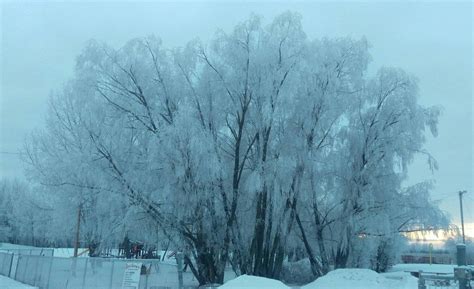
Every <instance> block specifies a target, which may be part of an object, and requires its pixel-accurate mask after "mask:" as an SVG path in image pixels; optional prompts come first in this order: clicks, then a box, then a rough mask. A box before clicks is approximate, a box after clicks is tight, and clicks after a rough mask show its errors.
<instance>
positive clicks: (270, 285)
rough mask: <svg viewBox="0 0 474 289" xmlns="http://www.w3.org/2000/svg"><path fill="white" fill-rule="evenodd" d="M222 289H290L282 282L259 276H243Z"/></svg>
mask: <svg viewBox="0 0 474 289" xmlns="http://www.w3.org/2000/svg"><path fill="white" fill-rule="evenodd" d="M219 288H222V289H250V288H258V289H289V288H290V287H288V286H286V285H285V284H283V283H282V282H280V281H278V280H274V279H268V278H263V277H257V276H250V275H242V276H239V277H237V278H235V279H233V280H230V281H229V282H227V283H225V284H224V285H222V286H220V287H219Z"/></svg>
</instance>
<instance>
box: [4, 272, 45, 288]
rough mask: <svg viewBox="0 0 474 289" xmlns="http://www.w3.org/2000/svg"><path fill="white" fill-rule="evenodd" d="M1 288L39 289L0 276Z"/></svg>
mask: <svg viewBox="0 0 474 289" xmlns="http://www.w3.org/2000/svg"><path fill="white" fill-rule="evenodd" d="M0 288H2V289H37V287H32V286H30V285H25V284H23V283H20V282H17V281H15V280H13V279H10V278H8V277H5V276H2V275H0Z"/></svg>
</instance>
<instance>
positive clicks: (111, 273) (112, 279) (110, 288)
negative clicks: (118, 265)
mask: <svg viewBox="0 0 474 289" xmlns="http://www.w3.org/2000/svg"><path fill="white" fill-rule="evenodd" d="M114 264H115V260H113V259H112V270H111V272H110V283H109V289H112V283H113V281H114Z"/></svg>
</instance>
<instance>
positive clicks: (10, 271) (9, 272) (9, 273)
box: [7, 254, 13, 278]
mask: <svg viewBox="0 0 474 289" xmlns="http://www.w3.org/2000/svg"><path fill="white" fill-rule="evenodd" d="M9 255H10V269H8V276H7V277H9V278H10V277H11V276H10V275H11V274H12V267H13V254H9Z"/></svg>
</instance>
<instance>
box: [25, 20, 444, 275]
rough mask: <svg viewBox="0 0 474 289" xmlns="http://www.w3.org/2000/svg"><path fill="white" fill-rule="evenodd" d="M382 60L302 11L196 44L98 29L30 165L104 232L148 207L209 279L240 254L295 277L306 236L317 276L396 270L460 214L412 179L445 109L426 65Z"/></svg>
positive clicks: (239, 263)
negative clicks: (412, 234) (401, 255)
mask: <svg viewBox="0 0 474 289" xmlns="http://www.w3.org/2000/svg"><path fill="white" fill-rule="evenodd" d="M369 61H370V55H369V52H368V44H367V41H366V40H365V39H352V38H338V39H330V38H324V39H308V38H307V37H306V35H305V33H304V31H303V30H302V25H301V19H300V16H299V15H297V14H293V13H290V12H287V13H284V14H282V15H280V16H278V17H277V18H276V19H274V21H273V22H272V23H271V24H269V25H266V24H262V23H261V19H260V18H259V17H257V16H251V17H250V18H249V19H248V20H247V21H245V22H243V23H241V24H239V25H237V26H236V27H235V29H234V30H233V31H232V32H231V33H225V32H222V31H219V32H218V33H216V35H215V37H214V38H213V40H212V41H210V42H209V43H201V42H200V41H199V40H195V41H192V42H189V43H188V44H187V45H186V46H185V47H182V48H174V49H169V48H165V47H164V46H163V45H162V43H161V41H160V40H159V39H158V38H155V37H148V38H140V39H134V40H131V41H129V42H128V43H127V44H126V45H125V46H123V47H122V48H120V49H113V48H111V47H109V46H107V45H106V44H102V43H98V42H96V41H91V42H90V43H89V44H88V45H87V47H86V48H85V49H84V51H83V53H82V54H81V55H80V56H79V57H78V58H77V64H76V69H75V77H74V78H73V79H72V80H71V81H70V82H69V83H67V84H66V85H65V86H64V87H63V88H62V90H60V91H58V92H56V93H55V94H54V96H53V97H52V99H51V105H50V110H49V114H48V118H47V127H46V128H45V130H44V131H41V132H38V133H36V134H35V135H33V136H32V137H31V139H30V141H29V142H28V144H27V145H26V148H25V153H26V155H27V161H28V162H29V164H30V166H29V174H30V176H31V177H32V178H33V179H34V180H36V181H37V182H38V183H40V184H42V185H43V186H46V187H47V188H48V190H47V191H48V192H49V193H51V194H53V195H55V197H56V198H58V197H57V196H58V195H60V196H62V197H59V199H61V200H62V202H66V203H69V206H70V207H73V208H76V207H78V206H79V205H80V206H84V207H87V208H88V210H87V212H88V213H87V218H86V217H84V218H86V219H88V220H89V223H88V224H90V226H86V227H87V228H88V230H89V231H88V232H89V235H88V236H89V239H90V240H95V241H96V242H106V241H107V240H109V239H110V238H120V237H123V236H120V234H118V233H117V232H118V231H117V230H116V228H118V227H120V226H123V225H124V224H123V223H126V222H128V221H130V220H131V219H133V218H137V216H141V219H140V220H142V221H141V223H140V224H141V225H142V226H144V228H146V232H147V233H145V234H144V233H143V231H142V234H144V235H147V236H155V235H156V234H161V235H160V236H162V237H164V236H166V238H169V239H170V240H172V242H173V246H174V248H176V249H178V250H180V251H183V252H184V253H185V261H186V262H188V263H190V268H191V270H192V272H193V273H194V275H195V276H196V278H197V279H198V281H199V283H200V284H206V283H222V281H223V276H224V269H225V266H226V264H229V263H230V264H231V265H232V268H233V269H234V270H235V272H237V273H238V274H249V275H258V276H265V277H271V278H279V277H280V275H281V272H282V268H283V263H284V261H285V260H287V259H288V257H289V255H291V254H290V253H291V252H292V251H293V250H294V248H302V249H303V252H304V254H303V255H304V256H305V257H307V258H309V261H310V264H311V271H312V273H313V274H314V275H315V276H320V275H323V274H325V273H327V272H328V271H329V268H330V266H329V265H330V264H334V265H335V267H337V268H343V267H348V266H357V267H371V268H374V269H376V270H378V271H383V270H384V269H386V267H387V266H389V264H390V262H393V258H394V256H395V255H396V252H397V249H398V248H399V246H400V244H401V237H400V236H399V233H400V232H402V231H404V230H407V229H410V228H420V227H423V226H436V225H439V224H442V223H443V222H444V221H445V218H444V216H443V215H442V214H441V213H440V211H439V210H438V209H437V207H436V206H435V205H433V204H432V203H431V202H430V200H429V194H428V192H429V190H430V186H429V184H420V185H417V186H415V187H411V188H403V187H402V186H401V183H402V181H403V180H404V179H405V178H406V175H407V165H408V164H409V163H410V162H411V161H412V159H413V157H414V156H415V154H417V153H422V154H424V155H427V156H428V159H429V161H430V164H432V165H434V164H435V163H434V161H433V160H432V158H431V157H430V156H429V154H428V153H427V152H426V151H425V150H424V149H423V143H424V141H425V130H426V129H429V130H431V133H433V134H436V124H437V117H438V115H439V112H438V110H437V109H436V108H426V107H422V106H420V105H419V104H418V103H417V94H418V91H417V82H416V79H415V78H414V77H413V76H411V75H409V74H407V73H406V72H404V71H403V70H400V69H394V68H382V69H380V70H379V71H378V73H377V74H376V75H375V76H371V77H369V76H368V75H367V66H368V63H369ZM120 222H122V224H120ZM114 230H115V231H114ZM153 234H155V235H153ZM113 236H115V237H113ZM150 238H151V237H150Z"/></svg>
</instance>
